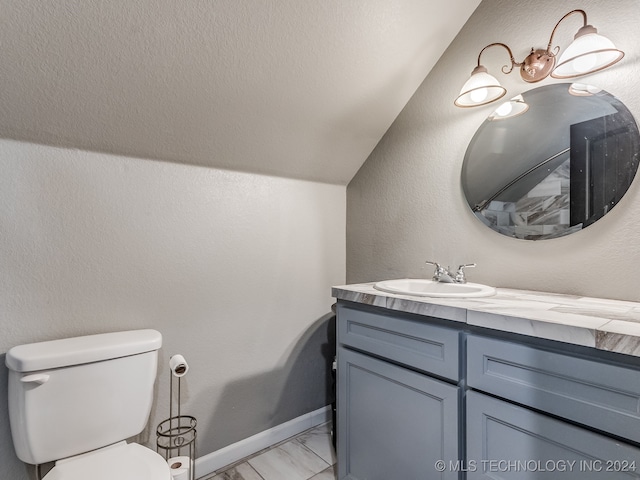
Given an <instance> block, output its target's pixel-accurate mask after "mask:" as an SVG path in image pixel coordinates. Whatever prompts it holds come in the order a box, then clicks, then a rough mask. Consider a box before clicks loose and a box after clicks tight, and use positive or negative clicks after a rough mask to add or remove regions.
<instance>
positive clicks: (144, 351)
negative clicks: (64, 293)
mask: <svg viewBox="0 0 640 480" xmlns="http://www.w3.org/2000/svg"><path fill="white" fill-rule="evenodd" d="M161 345H162V335H161V334H160V332H157V331H155V330H132V331H127V332H115V333H105V334H99V335H89V336H84V337H75V338H66V339H62V340H53V341H49V342H41V343H32V344H28V345H20V346H17V347H13V348H12V349H11V350H9V351H8V352H7V356H6V362H5V363H6V365H7V367H8V368H9V418H10V425H11V435H12V437H13V444H14V446H15V450H16V454H17V455H18V457H19V458H20V460H22V461H23V462H25V463H31V464H39V463H46V462H50V461H54V460H59V459H61V458H65V457H70V456H72V455H78V454H80V453H84V452H88V451H90V450H94V449H97V448H101V447H104V446H107V445H110V444H112V443H115V442H118V441H120V440H124V439H126V438H129V437H131V436H134V435H137V434H138V433H140V432H141V431H142V430H143V429H144V427H145V425H146V423H147V421H148V419H149V413H150V411H151V404H152V401H153V384H154V382H155V378H156V370H157V363H158V352H157V351H158V349H159V348H160V347H161Z"/></svg>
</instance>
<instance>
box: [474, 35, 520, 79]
mask: <svg viewBox="0 0 640 480" xmlns="http://www.w3.org/2000/svg"><path fill="white" fill-rule="evenodd" d="M495 46H501V47H504V48H506V49H507V52H509V58H510V59H511V68H509V65H504V66H503V67H502V73H505V74H507V73H511V72H512V71H513V67H520V66H522V63H518V62H516V60H515V58H513V52H512V51H511V49H510V48H509V46H508V45H506V44H504V43H500V42H496V43H490V44H489V45H487V46H486V47H484V48H483V49H482V50H480V53H479V54H478V67H480V57H481V56H482V52H484V51H485V50H486V49H487V48H489V47H495ZM476 68H477V67H476ZM507 68H509V70H507Z"/></svg>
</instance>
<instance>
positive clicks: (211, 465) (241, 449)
mask: <svg viewBox="0 0 640 480" xmlns="http://www.w3.org/2000/svg"><path fill="white" fill-rule="evenodd" d="M329 420H331V405H327V406H326V407H322V408H319V409H318V410H315V411H313V412H310V413H305V414H304V415H301V416H299V417H297V418H294V419H293V420H289V421H288V422H285V423H281V424H280V425H277V426H275V427H273V428H270V429H269V430H265V431H264V432H260V433H257V434H255V435H253V436H251V437H249V438H245V439H244V440H240V441H239V442H236V443H233V444H231V445H228V446H226V447H224V448H221V449H220V450H216V451H215V452H212V453H209V454H207V455H204V456H202V457H198V458H196V461H195V473H196V478H201V477H204V476H206V475H209V474H211V473H213V472H215V471H216V470H220V469H221V468H222V467H226V466H227V465H230V464H232V463H235V462H237V461H238V460H242V459H243V458H245V457H248V456H250V455H253V454H254V453H256V452H259V451H260V450H263V449H265V448H267V447H270V446H271V445H275V444H276V443H279V442H282V441H283V440H286V439H287V438H289V437H293V436H294V435H297V434H298V433H301V432H304V431H305V430H308V429H310V428H313V427H315V426H317V425H321V424H323V423H326V422H328V421H329Z"/></svg>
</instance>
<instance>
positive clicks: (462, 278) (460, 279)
mask: <svg viewBox="0 0 640 480" xmlns="http://www.w3.org/2000/svg"><path fill="white" fill-rule="evenodd" d="M475 266H476V264H475V263H467V264H466V265H460V266H459V267H458V271H457V272H456V278H455V281H456V283H467V278H466V277H465V275H464V269H465V268H472V267H475Z"/></svg>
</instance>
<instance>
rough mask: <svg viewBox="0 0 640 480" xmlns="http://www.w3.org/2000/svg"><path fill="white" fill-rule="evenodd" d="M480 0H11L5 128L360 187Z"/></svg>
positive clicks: (3, 17) (4, 6)
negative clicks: (368, 165) (381, 144)
mask: <svg viewBox="0 0 640 480" xmlns="http://www.w3.org/2000/svg"><path fill="white" fill-rule="evenodd" d="M478 3H479V0H444V1H443V0H108V1H107V0H55V1H42V0H0V137H4V138H11V139H17V140H25V141H31V142H35V143H45V144H51V145H58V146H64V147H72V148H81V149H88V150H96V151H101V152H109V153H116V154H121V155H129V156H135V157H141V158H149V159H158V160H166V161H172V162H180V163H189V164H195V165H202V166H210V167H217V168H229V169H234V170H241V171H249V172H255V173H264V174H270V175H278V176H285V177H293V178H301V179H308V180H313V181H321V182H329V183H337V184H346V183H348V182H349V180H350V179H351V178H352V177H353V175H355V173H356V172H357V170H358V169H359V168H360V166H361V165H362V163H363V162H364V161H365V160H366V158H367V156H368V155H369V153H370V152H371V151H372V149H373V148H374V147H375V145H376V144H377V143H378V141H379V140H380V138H381V137H382V136H383V134H384V133H385V131H386V130H387V128H388V127H389V126H390V125H391V123H392V122H393V120H394V119H395V118H396V116H397V115H398V113H399V112H400V110H401V109H402V108H403V107H404V105H405V104H406V103H407V101H408V100H409V98H410V97H411V95H412V94H413V93H414V92H415V90H416V89H417V87H418V86H419V85H420V83H421V82H422V81H423V79H424V78H425V76H426V75H427V74H428V72H429V71H430V69H431V68H432V67H433V65H434V64H435V63H436V61H437V60H438V58H439V57H440V56H441V54H442V53H443V52H444V50H445V49H446V47H447V46H448V45H449V43H450V42H451V41H452V40H453V38H454V37H455V35H456V34H457V33H458V31H459V30H460V29H461V28H462V26H463V24H464V23H465V22H466V20H467V19H468V17H469V16H470V15H471V14H472V12H473V10H474V9H475V8H476V6H477V5H478Z"/></svg>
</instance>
